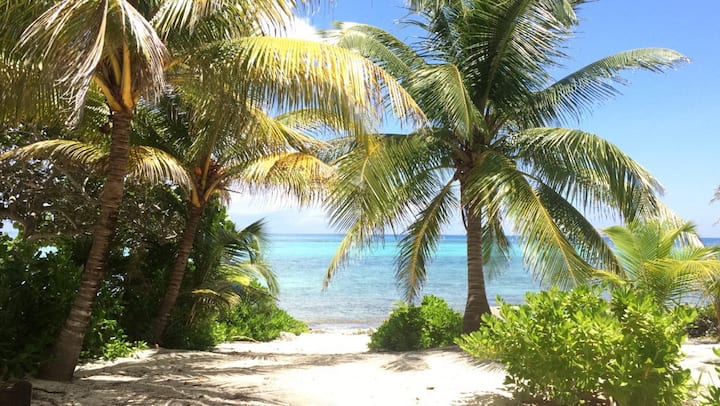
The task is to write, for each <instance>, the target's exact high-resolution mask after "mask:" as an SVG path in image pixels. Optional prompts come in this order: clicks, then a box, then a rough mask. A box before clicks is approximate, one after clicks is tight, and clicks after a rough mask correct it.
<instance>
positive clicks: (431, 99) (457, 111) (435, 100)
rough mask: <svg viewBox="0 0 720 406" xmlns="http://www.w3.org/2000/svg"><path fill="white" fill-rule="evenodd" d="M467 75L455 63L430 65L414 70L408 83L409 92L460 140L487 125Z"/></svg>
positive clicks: (439, 123)
mask: <svg viewBox="0 0 720 406" xmlns="http://www.w3.org/2000/svg"><path fill="white" fill-rule="evenodd" d="M465 80H466V78H465V77H464V76H463V73H462V72H461V71H460V70H459V69H458V67H457V66H455V65H453V64H439V65H429V66H427V67H425V68H422V69H418V70H416V71H415V72H414V74H413V77H412V79H411V80H410V82H409V84H408V90H409V91H410V94H411V95H413V97H415V99H416V100H417V101H418V103H419V104H420V105H421V106H422V108H423V109H424V111H425V112H426V113H427V114H428V115H429V116H430V117H432V119H433V121H436V123H434V124H435V125H437V126H442V127H443V128H447V129H449V130H450V131H451V132H452V134H453V135H454V136H455V137H457V138H458V139H460V140H468V139H470V137H471V135H472V132H473V131H474V130H476V129H477V128H478V127H481V128H482V127H483V126H484V125H485V123H484V121H483V120H482V117H481V114H480V112H479V111H478V110H477V108H476V107H475V105H474V104H473V101H472V100H471V99H470V95H469V94H468V93H467V88H466V84H465Z"/></svg>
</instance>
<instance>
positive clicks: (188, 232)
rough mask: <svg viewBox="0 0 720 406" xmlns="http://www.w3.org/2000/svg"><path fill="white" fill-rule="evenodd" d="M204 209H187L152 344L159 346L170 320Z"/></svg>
mask: <svg viewBox="0 0 720 406" xmlns="http://www.w3.org/2000/svg"><path fill="white" fill-rule="evenodd" d="M204 209H205V205H202V207H196V206H195V205H193V204H192V203H190V205H189V207H188V217H187V222H186V223H185V230H183V235H182V239H181V240H180V246H179V247H178V253H177V256H176V257H175V262H174V263H173V267H172V270H171V271H170V282H169V284H168V287H167V290H166V291H165V297H164V298H163V301H162V304H161V305H160V310H159V311H158V314H157V316H155V320H154V321H153V324H152V326H153V327H152V334H153V335H152V342H153V343H154V344H160V343H161V341H162V336H163V333H164V332H165V327H166V326H167V322H168V319H169V318H170V312H171V311H172V309H173V307H174V306H175V301H176V300H177V297H178V294H179V293H180V286H181V285H182V281H183V278H184V277H185V269H186V268H187V262H188V258H189V257H190V251H191V250H192V247H193V243H194V242H195V236H196V235H197V231H198V227H200V220H201V219H202V214H203V211H204Z"/></svg>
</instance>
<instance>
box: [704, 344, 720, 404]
mask: <svg viewBox="0 0 720 406" xmlns="http://www.w3.org/2000/svg"><path fill="white" fill-rule="evenodd" d="M713 352H714V353H715V355H717V356H718V357H720V348H713ZM715 372H717V374H718V376H720V366H716V367H715ZM701 405H703V406H717V405H720V386H710V387H708V388H707V393H705V394H703V397H702V403H701Z"/></svg>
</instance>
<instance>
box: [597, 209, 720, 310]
mask: <svg viewBox="0 0 720 406" xmlns="http://www.w3.org/2000/svg"><path fill="white" fill-rule="evenodd" d="M603 233H604V234H605V235H606V236H607V237H608V238H609V239H610V242H611V243H612V247H613V253H614V254H615V256H616V257H617V264H618V265H619V266H618V268H617V269H613V270H610V271H608V270H602V271H596V272H595V276H596V277H597V278H598V279H600V280H602V281H603V282H605V283H607V284H609V285H610V286H613V287H618V286H624V285H629V286H631V287H632V288H633V289H637V290H642V291H644V292H645V293H647V294H648V295H650V296H651V297H652V298H653V299H654V300H655V302H656V303H657V304H658V305H659V306H666V307H673V306H677V305H680V304H681V303H683V302H687V301H690V300H692V299H695V300H700V299H705V298H709V299H710V303H712V304H713V306H714V307H715V308H716V318H717V315H720V296H718V293H720V292H719V291H718V287H717V286H718V283H720V247H719V246H708V247H706V246H703V244H702V243H701V242H700V238H699V237H698V235H697V233H696V232H695V226H694V225H693V224H692V223H688V222H686V223H683V224H680V225H676V224H672V223H668V222H660V221H656V220H655V221H646V222H639V221H634V222H630V223H628V224H627V225H624V226H613V227H609V228H606V229H604V230H603Z"/></svg>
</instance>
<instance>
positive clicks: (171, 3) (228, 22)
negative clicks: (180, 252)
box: [0, 0, 414, 380]
mask: <svg viewBox="0 0 720 406" xmlns="http://www.w3.org/2000/svg"><path fill="white" fill-rule="evenodd" d="M300 2H301V3H302V4H305V3H304V2H303V1H302V0H301V1H300ZM30 3H32V4H28V2H27V1H20V0H3V1H2V2H0V8H2V9H3V11H4V13H5V14H4V16H3V19H2V20H0V21H1V24H2V25H0V47H1V49H0V74H2V76H4V77H5V79H7V81H6V82H5V83H7V84H8V86H4V87H3V88H2V89H1V90H0V93H2V95H0V100H10V99H14V100H16V101H17V103H12V105H10V106H6V105H3V107H4V108H8V109H11V111H2V114H0V116H2V117H3V119H4V120H9V119H10V118H17V119H18V120H23V119H35V118H38V117H45V116H46V115H44V114H40V113H41V112H42V111H41V110H42V109H50V110H52V112H55V111H58V110H59V109H60V108H66V109H67V110H69V112H70V117H72V118H76V117H78V115H79V114H80V113H82V111H83V106H84V104H85V100H86V95H87V94H88V91H90V90H97V91H99V92H100V93H102V94H103V96H104V99H105V102H106V104H107V109H108V121H109V127H110V131H111V133H110V136H111V145H110V154H109V159H108V164H107V167H108V170H107V172H106V178H105V184H104V187H103V192H102V194H101V199H100V215H99V217H98V220H97V222H96V223H95V227H94V232H93V242H92V245H91V249H90V252H89V255H88V259H87V262H86V264H85V269H84V271H83V275H82V278H81V283H80V288H79V291H78V294H77V296H76V299H75V301H74V302H73V305H72V306H71V310H70V314H69V316H68V319H67V320H66V322H65V324H64V326H63V327H62V329H61V331H60V334H59V336H58V339H57V341H56V343H55V346H54V350H53V353H54V356H53V358H52V359H51V360H50V361H49V363H48V365H47V366H46V368H45V369H44V372H43V375H44V377H46V378H49V379H55V380H68V379H70V378H71V377H72V374H73V371H74V369H75V365H76V364H77V359H78V356H79V354H80V348H81V346H82V341H83V337H84V335H85V331H86V328H87V325H88V321H89V319H90V315H91V312H92V307H93V305H94V302H95V299H96V297H97V290H98V288H99V286H100V282H101V281H102V280H103V277H104V274H105V264H106V257H107V252H108V249H109V246H110V242H111V240H112V238H113V235H114V230H115V226H116V222H117V217H118V210H119V207H120V202H121V199H122V194H123V193H122V192H123V180H124V178H125V175H126V168H127V161H128V151H129V145H130V132H131V125H132V121H133V116H134V113H135V109H136V107H137V105H138V103H139V102H140V101H141V100H144V101H145V102H148V103H152V102H154V101H156V100H157V99H158V97H159V96H160V95H161V94H162V93H163V92H164V91H166V90H167V88H168V87H167V86H168V85H172V86H175V87H188V88H194V89H196V90H198V91H200V90H202V91H204V92H205V94H213V93H214V94H216V95H218V94H229V95H237V94H240V95H247V94H253V95H255V96H256V97H257V98H258V99H264V100H268V102H270V103H274V105H275V106H278V107H281V108H284V107H288V106H303V107H307V106H312V107H315V106H318V105H327V106H331V107H332V109H333V111H334V112H335V113H336V114H337V115H338V117H340V118H342V119H347V120H351V119H355V118H356V117H358V116H360V117H362V116H367V117H376V118H378V119H379V116H380V114H378V113H379V112H378V110H377V109H376V108H374V106H377V105H382V101H383V100H391V101H390V103H391V104H392V105H393V109H394V112H396V113H398V115H399V116H404V115H405V114H406V113H408V112H409V111H410V110H413V109H414V106H413V103H412V101H411V99H409V98H408V97H407V95H406V94H405V93H404V92H403V91H402V89H401V88H399V87H398V86H397V85H396V84H395V82H394V81H393V80H392V78H391V77H389V76H388V75H387V74H386V73H385V72H384V71H382V70H380V69H378V68H377V67H376V66H374V65H373V64H371V63H369V62H368V61H365V60H363V59H362V58H359V57H357V56H356V55H353V54H352V53H350V52H347V51H343V50H341V49H338V48H333V47H329V46H324V45H321V44H308V43H307V42H305V41H300V40H290V39H280V38H271V37H266V36H263V35H259V34H262V29H263V27H267V26H271V27H272V26H273V25H276V24H278V23H277V22H279V21H288V20H289V17H288V16H290V15H291V13H292V9H293V7H294V6H295V5H296V4H297V2H295V1H293V0H288V1H281V0H261V1H237V0H236V1H231V0H219V1H212V2H199V1H190V0H153V1H142V2H141V1H133V0H61V1H39V2H30ZM26 22H27V25H26V24H25V23H26ZM268 22H270V23H269V24H268ZM18 24H20V25H21V27H20V28H19V27H18ZM28 78H29V79H31V80H26V79H28ZM386 86H387V88H388V89H390V90H389V91H387V92H384V91H383V89H384V88H385V87H386ZM197 94H202V92H197ZM60 96H62V97H60ZM386 96H388V97H389V99H387V98H386ZM270 100H272V101H270ZM18 103H22V105H18Z"/></svg>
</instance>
